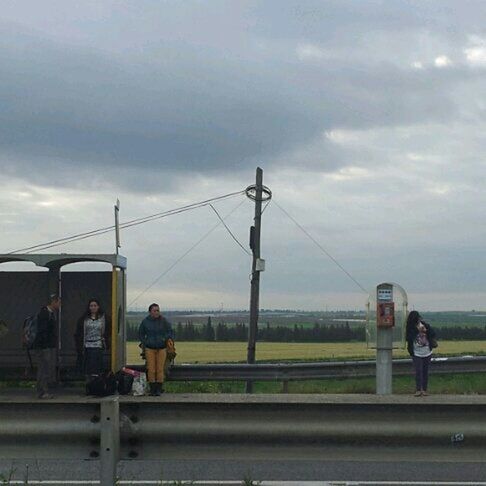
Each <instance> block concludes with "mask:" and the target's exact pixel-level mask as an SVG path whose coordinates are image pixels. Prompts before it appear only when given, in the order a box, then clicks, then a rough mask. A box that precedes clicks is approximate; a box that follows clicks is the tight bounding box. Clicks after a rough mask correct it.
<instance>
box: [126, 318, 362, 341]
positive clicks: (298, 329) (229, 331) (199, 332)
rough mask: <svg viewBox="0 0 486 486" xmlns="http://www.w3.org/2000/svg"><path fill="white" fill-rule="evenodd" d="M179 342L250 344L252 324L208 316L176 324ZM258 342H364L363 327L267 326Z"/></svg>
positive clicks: (133, 329) (133, 336) (133, 330)
mask: <svg viewBox="0 0 486 486" xmlns="http://www.w3.org/2000/svg"><path fill="white" fill-rule="evenodd" d="M175 336H176V340H177V341H223V342H224V341H226V342H229V341H246V340H247V339H248V325H247V324H243V323H235V324H227V323H226V322H218V324H216V325H215V326H214V325H213V323H212V321H211V317H208V320H207V323H206V324H205V325H194V323H193V322H192V321H188V322H186V323H184V324H183V323H182V322H178V323H177V324H176V325H175ZM127 339H128V340H129V341H137V340H138V326H136V325H133V324H130V325H129V326H128V329H127ZM257 340H258V341H269V342H283V343H286V342H304V343H305V342H321V343H327V342H347V341H364V340H365V330H364V328H363V327H359V328H351V327H350V326H349V323H347V322H346V323H345V324H337V325H334V324H331V325H322V324H319V323H317V322H316V323H315V324H314V326H313V327H304V326H302V325H297V324H296V325H294V326H270V324H269V323H267V324H266V325H264V326H261V325H260V327H259V329H258V334H257Z"/></svg>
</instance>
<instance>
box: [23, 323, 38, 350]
mask: <svg viewBox="0 0 486 486" xmlns="http://www.w3.org/2000/svg"><path fill="white" fill-rule="evenodd" d="M37 329H38V325H37V316H36V315H35V316H29V317H27V318H26V319H25V320H24V324H23V326H22V347H23V348H24V349H27V350H29V349H33V348H34V344H35V340H36V338H37Z"/></svg>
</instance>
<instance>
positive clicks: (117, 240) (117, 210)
mask: <svg viewBox="0 0 486 486" xmlns="http://www.w3.org/2000/svg"><path fill="white" fill-rule="evenodd" d="M114 209H115V251H116V254H117V255H118V249H119V248H120V247H121V244H120V221H119V213H120V201H119V200H118V199H117V200H116V204H115V206H114Z"/></svg>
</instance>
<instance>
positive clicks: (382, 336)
mask: <svg viewBox="0 0 486 486" xmlns="http://www.w3.org/2000/svg"><path fill="white" fill-rule="evenodd" d="M376 302H377V308H376V326H377V329H376V394H377V395H391V394H392V353H393V326H394V325H395V310H394V309H395V304H394V302H393V284H390V283H382V284H380V285H378V286H377V287H376Z"/></svg>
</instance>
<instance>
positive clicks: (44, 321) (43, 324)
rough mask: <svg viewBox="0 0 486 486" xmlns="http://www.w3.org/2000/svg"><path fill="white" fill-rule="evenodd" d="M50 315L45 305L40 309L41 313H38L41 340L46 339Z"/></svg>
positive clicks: (38, 335) (38, 330)
mask: <svg viewBox="0 0 486 486" xmlns="http://www.w3.org/2000/svg"><path fill="white" fill-rule="evenodd" d="M49 317H50V316H49V311H48V310H47V307H43V308H42V309H41V310H40V311H39V314H37V338H40V339H41V340H44V339H46V336H47V333H48V331H49V328H48V326H49Z"/></svg>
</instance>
